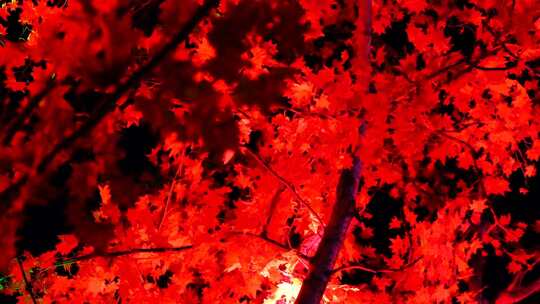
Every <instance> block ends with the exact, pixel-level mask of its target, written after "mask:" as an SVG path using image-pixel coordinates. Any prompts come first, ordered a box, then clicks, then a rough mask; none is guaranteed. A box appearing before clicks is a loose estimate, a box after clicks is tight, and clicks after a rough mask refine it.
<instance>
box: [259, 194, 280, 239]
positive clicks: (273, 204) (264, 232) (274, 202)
mask: <svg viewBox="0 0 540 304" xmlns="http://www.w3.org/2000/svg"><path fill="white" fill-rule="evenodd" d="M283 191H285V186H283V185H281V186H280V187H279V188H277V190H276V192H275V193H274V195H273V196H272V200H271V201H270V210H269V211H268V217H267V218H266V222H265V223H264V226H263V229H262V232H261V235H262V236H265V237H266V236H267V235H268V226H270V223H271V222H272V217H273V216H274V211H275V210H276V206H277V203H278V202H279V198H280V196H281V193H283Z"/></svg>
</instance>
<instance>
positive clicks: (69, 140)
mask: <svg viewBox="0 0 540 304" xmlns="http://www.w3.org/2000/svg"><path fill="white" fill-rule="evenodd" d="M218 4H219V0H206V1H205V2H204V4H203V5H202V6H200V7H199V8H198V9H197V11H196V12H195V14H194V15H193V17H191V19H190V20H189V21H188V22H187V23H186V24H185V25H184V26H183V27H182V29H181V30H180V31H179V32H178V33H177V34H176V35H175V36H174V37H173V38H172V39H171V40H170V41H169V42H168V43H167V44H165V45H164V46H163V48H161V50H159V51H158V52H157V53H156V54H155V55H154V56H153V57H152V58H151V59H150V60H149V61H148V62H147V63H146V64H145V65H143V66H142V67H141V68H140V69H138V70H137V71H135V72H134V73H133V74H131V75H130V76H129V77H128V79H127V80H126V81H125V82H123V83H121V84H119V85H118V86H117V87H116V90H115V91H114V92H113V93H112V94H111V95H109V96H108V97H106V99H105V100H104V102H102V103H101V105H100V106H99V108H98V109H97V110H96V114H95V115H94V116H92V117H90V118H89V119H88V120H87V121H86V122H85V123H84V124H82V125H81V126H80V127H79V128H77V129H76V130H75V131H73V132H72V133H71V134H70V135H68V136H67V137H66V138H64V139H63V140H61V141H60V142H59V143H57V144H56V145H55V146H54V147H53V148H52V149H51V151H49V152H48V153H47V154H46V155H45V157H43V159H42V160H41V162H40V163H39V165H38V172H43V171H45V169H47V166H48V165H49V164H50V163H51V161H52V160H53V159H54V158H55V157H56V155H57V154H58V153H60V152H61V151H63V150H66V149H68V148H70V147H71V146H72V145H73V144H74V143H75V141H76V140H77V139H79V138H80V137H82V136H85V135H87V134H88V133H89V132H90V131H92V130H93V129H94V128H95V127H96V126H97V125H98V124H99V122H101V120H102V119H103V118H104V117H105V116H106V115H107V114H109V113H110V112H112V111H113V110H114V109H115V108H116V103H117V101H118V100H119V99H120V98H121V97H122V96H123V95H124V94H125V93H126V92H127V91H128V90H129V89H131V88H133V87H135V86H136V85H137V84H138V83H139V81H140V80H141V79H142V78H143V77H144V76H146V75H147V74H148V73H149V72H151V71H152V70H153V69H154V68H156V67H157V66H158V65H159V64H160V63H161V62H162V61H163V60H164V59H165V58H166V57H167V56H168V55H169V54H170V53H171V52H172V51H174V50H175V49H176V47H177V46H178V45H179V44H180V43H181V42H182V41H184V40H185V39H187V38H188V36H189V34H190V33H191V32H192V31H193V30H194V29H195V27H196V26H197V25H198V24H199V22H200V21H201V20H202V19H204V18H205V17H206V16H207V15H208V14H209V13H210V11H211V10H212V9H213V8H215V7H217V6H218ZM126 102H130V101H126Z"/></svg>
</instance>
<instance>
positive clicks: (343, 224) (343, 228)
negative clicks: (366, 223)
mask: <svg viewBox="0 0 540 304" xmlns="http://www.w3.org/2000/svg"><path fill="white" fill-rule="evenodd" d="M360 169H361V165H360V160H359V159H358V158H354V162H353V167H352V168H350V169H346V170H343V172H342V173H341V177H340V180H339V184H338V187H337V190H336V203H335V204H334V208H333V210H332V215H331V216H330V222H329V223H328V225H327V226H326V229H325V230H324V234H323V236H322V239H321V242H320V244H319V247H318V248H317V252H316V253H315V256H314V257H313V259H312V261H311V269H310V272H309V273H308V275H307V277H306V278H305V279H304V282H303V284H302V288H301V289H300V293H299V294H298V297H297V299H296V303H297V304H318V303H320V302H321V299H322V296H323V294H324V291H325V290H326V285H327V284H328V280H329V279H330V276H331V274H332V270H333V269H334V264H335V262H336V259H337V257H338V254H339V251H340V249H341V246H342V244H343V240H344V239H345V235H346V234H347V230H348V228H349V225H350V223H351V220H352V218H353V216H354V212H355V197H356V193H357V190H358V182H359V179H360Z"/></svg>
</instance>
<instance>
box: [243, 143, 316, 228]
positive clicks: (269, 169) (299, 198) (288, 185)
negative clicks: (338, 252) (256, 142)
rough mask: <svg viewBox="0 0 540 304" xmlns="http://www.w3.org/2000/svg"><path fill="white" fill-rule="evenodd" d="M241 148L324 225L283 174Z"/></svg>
mask: <svg viewBox="0 0 540 304" xmlns="http://www.w3.org/2000/svg"><path fill="white" fill-rule="evenodd" d="M242 150H243V151H245V152H247V154H249V155H251V156H252V157H253V158H254V159H255V160H256V161H257V162H258V163H259V164H260V165H261V166H262V167H264V168H265V169H266V170H268V172H270V174H272V175H273V176H274V177H275V178H277V179H278V180H279V182H280V183H281V184H282V185H283V186H285V188H287V189H288V190H289V191H291V193H292V194H293V195H294V198H295V199H296V200H298V201H299V202H300V203H301V204H302V205H304V206H305V207H306V208H308V210H309V211H310V212H311V214H313V216H314V217H315V218H316V219H317V221H318V222H319V223H320V224H321V226H322V227H323V228H324V227H325V226H326V225H325V224H324V221H323V220H322V218H321V217H320V216H319V214H317V212H316V211H315V210H314V209H313V207H311V206H310V205H309V203H308V202H307V201H306V200H304V199H303V198H302V197H301V196H300V194H298V192H297V191H296V188H295V187H294V185H293V184H292V183H291V182H289V181H288V180H286V179H285V178H284V177H283V176H281V175H280V174H278V173H277V172H276V171H275V170H274V169H273V168H272V167H270V165H268V164H267V163H266V162H265V161H264V160H262V159H261V158H260V156H259V155H257V154H255V153H254V152H253V151H251V150H250V149H248V148H243V149H242Z"/></svg>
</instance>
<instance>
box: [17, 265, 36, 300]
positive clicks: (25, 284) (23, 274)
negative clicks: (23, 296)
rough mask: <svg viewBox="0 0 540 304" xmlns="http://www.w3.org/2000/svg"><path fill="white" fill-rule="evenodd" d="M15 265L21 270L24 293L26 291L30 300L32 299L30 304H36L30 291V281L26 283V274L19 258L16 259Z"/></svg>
mask: <svg viewBox="0 0 540 304" xmlns="http://www.w3.org/2000/svg"><path fill="white" fill-rule="evenodd" d="M17 263H18V264H19V268H20V269H21V273H22V277H23V280H24V286H25V288H26V291H28V294H29V295H30V298H32V303H33V304H37V300H36V296H35V295H34V290H33V289H32V284H30V281H28V278H26V272H24V266H23V262H22V259H21V257H17Z"/></svg>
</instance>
